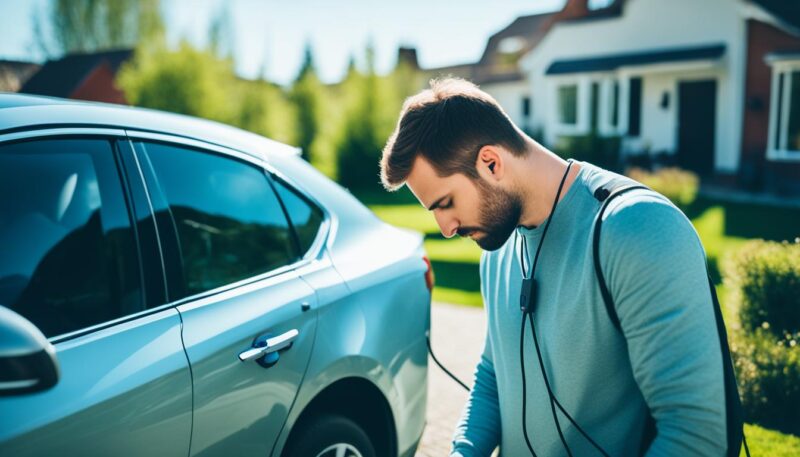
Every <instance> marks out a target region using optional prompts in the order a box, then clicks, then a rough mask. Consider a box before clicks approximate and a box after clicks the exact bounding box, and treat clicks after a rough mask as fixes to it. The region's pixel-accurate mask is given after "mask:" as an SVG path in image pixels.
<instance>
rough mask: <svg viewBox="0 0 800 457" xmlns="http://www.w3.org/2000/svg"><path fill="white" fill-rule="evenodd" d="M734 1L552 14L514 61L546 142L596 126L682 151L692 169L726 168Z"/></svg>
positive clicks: (651, 1)
mask: <svg viewBox="0 0 800 457" xmlns="http://www.w3.org/2000/svg"><path fill="white" fill-rule="evenodd" d="M744 6H745V4H744V3H743V2H739V1H737V0H702V1H697V0H670V1H663V0H628V1H626V2H625V6H624V12H623V14H621V15H619V16H617V17H610V18H604V19H597V20H591V21H585V20H575V21H561V22H559V23H557V24H555V25H554V26H553V27H552V28H551V29H550V31H549V33H548V34H547V36H546V37H544V38H543V39H542V41H541V42H540V43H539V45H538V46H537V48H536V50H535V51H534V52H531V53H530V54H528V55H527V56H526V57H524V58H523V61H522V67H523V69H524V70H525V71H526V72H527V74H528V83H529V85H530V91H531V94H532V100H533V106H534V108H533V119H532V123H533V124H534V125H537V126H539V127H540V128H542V129H543V131H544V138H545V141H546V142H547V143H548V144H556V143H557V142H558V140H559V137H561V136H572V135H585V134H588V133H589V132H590V131H591V130H592V129H596V131H597V132H598V133H599V134H600V135H606V136H608V135H620V136H622V137H623V138H624V142H623V152H626V153H640V152H649V153H668V154H683V155H687V157H683V158H682V159H683V160H679V163H680V162H681V161H683V162H686V164H688V165H691V166H689V168H695V169H697V170H698V171H700V172H701V173H710V172H718V173H734V172H736V170H737V168H738V165H739V156H740V154H739V150H740V141H741V135H740V134H739V132H738V129H739V126H741V125H742V114H743V97H744V90H743V87H744V75H745V71H744V68H745V51H746V40H745V16H744V14H743V13H744ZM698 139H701V140H700V142H699V143H700V144H698ZM702 148H705V149H707V150H705V151H703V150H702ZM689 155H691V156H689ZM698 155H699V156H698Z"/></svg>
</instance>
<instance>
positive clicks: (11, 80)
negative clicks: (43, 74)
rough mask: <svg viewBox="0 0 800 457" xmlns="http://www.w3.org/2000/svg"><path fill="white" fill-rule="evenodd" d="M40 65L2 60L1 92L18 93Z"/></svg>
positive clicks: (0, 74)
mask: <svg viewBox="0 0 800 457" xmlns="http://www.w3.org/2000/svg"><path fill="white" fill-rule="evenodd" d="M39 67H40V65H39V64H35V63H32V62H20V61H17V60H0V92H17V91H18V90H19V89H20V87H22V85H23V84H25V81H27V80H28V79H29V78H30V77H31V76H32V75H33V74H34V73H36V71H37V70H39Z"/></svg>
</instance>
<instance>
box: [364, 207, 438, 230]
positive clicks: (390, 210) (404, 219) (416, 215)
mask: <svg viewBox="0 0 800 457" xmlns="http://www.w3.org/2000/svg"><path fill="white" fill-rule="evenodd" d="M369 209H371V210H372V211H373V212H374V213H375V214H376V215H377V216H378V217H379V218H381V219H382V220H383V221H384V222H388V223H389V224H392V225H396V226H398V227H405V228H410V229H414V230H418V231H420V232H422V233H439V226H438V225H437V224H436V219H434V218H433V214H431V213H430V211H428V210H426V209H425V208H423V207H422V206H420V205H372V206H370V207H369Z"/></svg>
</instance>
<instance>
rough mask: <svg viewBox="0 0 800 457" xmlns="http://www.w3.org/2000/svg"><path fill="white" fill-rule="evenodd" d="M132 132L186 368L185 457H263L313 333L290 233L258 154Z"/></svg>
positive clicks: (310, 295)
mask: <svg viewBox="0 0 800 457" xmlns="http://www.w3.org/2000/svg"><path fill="white" fill-rule="evenodd" d="M130 135H132V136H134V135H137V134H135V133H133V132H130ZM138 135H140V136H141V137H143V138H140V140H137V141H136V144H135V148H136V151H137V155H138V157H139V159H140V161H141V162H142V163H143V164H146V168H147V169H148V171H147V172H146V173H145V179H146V181H147V182H148V184H149V188H150V195H151V197H152V198H153V202H154V208H155V211H156V214H157V215H158V216H157V218H158V220H159V238H160V240H161V244H162V246H163V249H164V251H165V252H167V255H166V256H165V265H166V266H167V268H166V269H167V271H168V272H171V273H170V274H168V279H169V281H168V290H169V295H170V299H171V300H175V302H176V304H177V305H178V306H177V309H178V311H179V312H180V314H181V318H182V319H183V341H184V345H185V348H186V352H187V354H188V357H189V362H190V364H191V368H192V375H193V385H194V417H193V431H192V444H191V453H190V455H197V456H211V455H269V453H270V452H271V450H272V446H273V444H274V441H275V439H276V437H277V436H278V433H279V432H280V430H281V428H282V427H283V424H284V422H285V420H286V417H287V415H288V413H289V410H290V409H291V407H292V404H293V402H294V399H295V395H296V393H297V391H298V389H299V387H300V384H301V382H302V379H303V375H304V373H305V370H306V367H307V364H308V360H309V358H310V354H311V349H312V345H313V342H314V332H315V328H316V297H315V293H314V290H313V289H312V288H311V287H310V286H309V285H308V284H307V283H306V282H305V281H304V280H303V279H302V278H301V277H300V276H299V275H298V274H297V273H296V272H295V267H296V266H297V264H298V262H302V259H301V255H300V253H299V252H298V247H297V240H296V237H295V235H294V233H293V231H292V230H291V226H290V224H289V222H288V221H287V219H286V216H285V214H284V211H283V208H282V206H281V204H280V201H279V200H278V198H277V196H276V195H275V192H274V190H273V188H272V185H271V183H270V180H269V177H268V176H267V174H266V173H265V170H264V169H263V167H262V164H260V162H259V161H258V160H256V159H253V158H250V157H249V156H245V155H243V154H237V153H235V152H233V151H229V150H225V149H220V148H214V147H212V146H210V145H206V144H202V143H194V142H191V141H187V140H177V139H174V138H170V137H161V136H158V135H152V134H144V133H142V134H138ZM177 141H180V143H176V142H177ZM170 244H175V245H176V246H177V248H175V249H171V248H170V247H169V245H170ZM169 252H172V253H173V254H174V255H170V254H169ZM173 263H177V264H178V265H176V266H171V265H170V264H173Z"/></svg>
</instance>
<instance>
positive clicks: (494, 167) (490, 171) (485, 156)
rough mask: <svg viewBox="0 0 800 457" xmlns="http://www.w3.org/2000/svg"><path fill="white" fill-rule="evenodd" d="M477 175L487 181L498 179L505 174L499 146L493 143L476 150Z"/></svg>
mask: <svg viewBox="0 0 800 457" xmlns="http://www.w3.org/2000/svg"><path fill="white" fill-rule="evenodd" d="M475 167H476V169H477V170H478V175H480V176H481V177H483V178H484V179H487V180H489V181H499V180H500V179H502V178H503V175H504V174H505V166H504V163H503V156H502V153H501V151H500V148H498V147H497V146H494V145H487V146H484V147H482V148H481V150H480V151H478V158H477V161H476V163H475Z"/></svg>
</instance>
